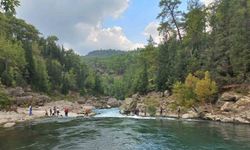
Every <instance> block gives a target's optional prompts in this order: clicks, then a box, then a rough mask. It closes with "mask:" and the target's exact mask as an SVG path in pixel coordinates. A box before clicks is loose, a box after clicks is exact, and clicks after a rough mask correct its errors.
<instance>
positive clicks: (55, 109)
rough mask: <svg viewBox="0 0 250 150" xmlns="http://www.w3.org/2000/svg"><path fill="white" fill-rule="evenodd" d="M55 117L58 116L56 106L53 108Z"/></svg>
mask: <svg viewBox="0 0 250 150" xmlns="http://www.w3.org/2000/svg"><path fill="white" fill-rule="evenodd" d="M53 111H54V112H53V116H55V115H56V106H54V108H53Z"/></svg>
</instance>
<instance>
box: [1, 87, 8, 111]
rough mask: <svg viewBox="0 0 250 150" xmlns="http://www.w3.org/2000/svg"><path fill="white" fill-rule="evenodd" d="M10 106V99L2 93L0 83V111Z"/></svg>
mask: <svg viewBox="0 0 250 150" xmlns="http://www.w3.org/2000/svg"><path fill="white" fill-rule="evenodd" d="M9 106H10V98H9V97H8V95H7V94H6V93H5V92H4V91H3V87H2V85H1V83H0V110H3V109H6V108H8V107H9Z"/></svg>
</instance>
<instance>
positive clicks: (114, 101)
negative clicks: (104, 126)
mask: <svg viewBox="0 0 250 150" xmlns="http://www.w3.org/2000/svg"><path fill="white" fill-rule="evenodd" d="M107 105H109V106H110V107H119V106H120V102H119V101H118V100H117V99H116V98H109V99H108V102H107Z"/></svg>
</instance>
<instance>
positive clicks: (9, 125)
mask: <svg viewBox="0 0 250 150" xmlns="http://www.w3.org/2000/svg"><path fill="white" fill-rule="evenodd" d="M15 124H16V123H14V122H8V123H5V124H4V125H3V127H4V128H10V127H13V126H14V125H15Z"/></svg>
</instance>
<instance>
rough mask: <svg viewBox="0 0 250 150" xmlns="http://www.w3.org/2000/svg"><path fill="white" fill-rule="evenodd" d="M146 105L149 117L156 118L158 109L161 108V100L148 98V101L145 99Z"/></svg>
mask: <svg viewBox="0 0 250 150" xmlns="http://www.w3.org/2000/svg"><path fill="white" fill-rule="evenodd" d="M145 105H146V109H147V112H148V113H149V115H150V116H155V114H156V111H157V107H159V105H160V103H159V99H151V98H147V99H145Z"/></svg>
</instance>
